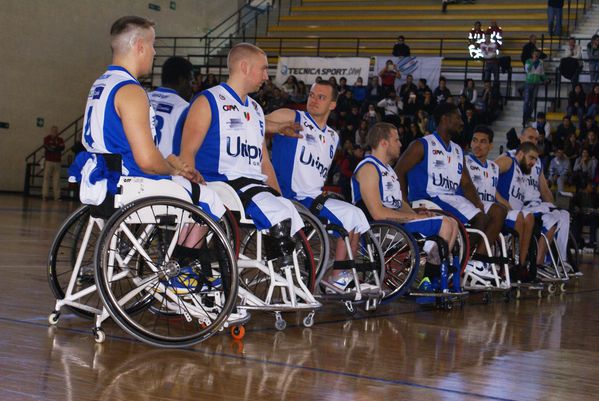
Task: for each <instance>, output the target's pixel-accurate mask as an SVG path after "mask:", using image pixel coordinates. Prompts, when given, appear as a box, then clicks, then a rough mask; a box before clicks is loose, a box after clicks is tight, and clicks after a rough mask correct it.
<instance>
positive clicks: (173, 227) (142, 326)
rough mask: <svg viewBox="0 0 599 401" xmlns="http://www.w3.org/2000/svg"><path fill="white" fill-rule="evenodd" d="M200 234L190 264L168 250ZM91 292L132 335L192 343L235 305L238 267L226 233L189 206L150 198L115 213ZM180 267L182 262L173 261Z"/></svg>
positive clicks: (100, 245)
mask: <svg viewBox="0 0 599 401" xmlns="http://www.w3.org/2000/svg"><path fill="white" fill-rule="evenodd" d="M195 229H198V230H199V231H198V230H196V232H200V233H201V235H200V236H198V238H197V242H196V244H195V246H194V248H197V249H198V254H199V255H200V257H199V259H198V261H197V262H192V263H190V262H189V261H184V260H178V259H177V258H176V257H175V256H174V255H173V251H174V249H175V247H176V245H177V244H179V243H181V241H184V240H186V238H185V237H186V235H188V233H189V232H190V231H192V230H195ZM95 262H96V264H95V272H96V277H97V279H96V281H97V286H98V292H99V294H100V296H101V298H102V300H103V302H104V304H105V307H106V308H107V310H108V312H109V314H110V316H111V317H112V318H113V319H114V320H115V321H116V322H117V324H118V325H119V326H120V327H121V328H122V329H123V330H125V331H126V332H128V333H129V334H131V335H132V336H133V337H135V338H137V339H139V340H140V341H143V342H145V343H148V344H152V345H157V346H162V347H185V346H191V345H193V344H197V343H199V342H201V341H203V340H205V339H207V338H208V337H210V336H211V335H213V334H214V333H216V332H217V331H218V330H220V329H221V328H222V326H223V324H224V323H225V321H226V319H227V317H228V316H229V314H230V313H231V310H232V308H233V307H234V306H235V302H236V297H237V266H236V261H235V257H234V253H233V249H232V247H231V244H230V240H229V238H227V236H226V234H225V232H224V231H223V230H222V228H221V227H220V226H219V224H218V223H216V222H215V221H213V220H212V219H211V218H210V217H209V216H208V215H207V214H206V213H205V212H203V211H202V210H201V209H199V208H198V207H197V206H194V205H192V204H191V203H188V202H184V201H181V200H178V199H174V198H166V197H154V198H146V199H142V200H139V201H135V202H132V203H130V204H129V205H126V206H125V207H123V208H122V209H120V210H119V211H118V212H117V213H116V214H115V215H113V216H112V217H111V218H110V220H108V222H107V223H106V226H105V229H104V230H103V231H102V234H101V235H100V237H99V239H98V242H97V245H96V250H95ZM180 262H181V263H180Z"/></svg>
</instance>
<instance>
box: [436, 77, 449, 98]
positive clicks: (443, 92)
mask: <svg viewBox="0 0 599 401" xmlns="http://www.w3.org/2000/svg"><path fill="white" fill-rule="evenodd" d="M433 96H434V98H435V102H436V103H437V104H441V103H445V102H446V101H447V98H448V97H449V96H451V91H450V90H449V88H448V87H447V80H446V79H445V77H444V76H441V77H440V78H439V86H437V87H436V88H435V91H434V92H433Z"/></svg>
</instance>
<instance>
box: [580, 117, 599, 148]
mask: <svg viewBox="0 0 599 401" xmlns="http://www.w3.org/2000/svg"><path fill="white" fill-rule="evenodd" d="M589 131H594V132H599V128H598V127H597V123H595V119H594V118H593V117H585V118H584V124H583V126H582V128H581V129H580V135H578V140H579V141H580V142H584V141H585V140H586V139H587V134H588V132H589Z"/></svg>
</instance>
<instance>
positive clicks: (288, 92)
mask: <svg viewBox="0 0 599 401" xmlns="http://www.w3.org/2000/svg"><path fill="white" fill-rule="evenodd" d="M281 89H282V90H283V93H284V94H285V97H292V96H293V95H294V94H295V93H296V92H297V78H295V76H294V75H290V76H288V77H287V80H286V81H285V83H284V84H283V85H281Z"/></svg>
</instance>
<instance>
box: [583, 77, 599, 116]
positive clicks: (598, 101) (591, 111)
mask: <svg viewBox="0 0 599 401" xmlns="http://www.w3.org/2000/svg"><path fill="white" fill-rule="evenodd" d="M586 106H587V115H586V116H587V117H593V119H595V117H596V116H597V112H599V84H595V85H593V90H592V91H590V92H589V94H588V95H587V100H586Z"/></svg>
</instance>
